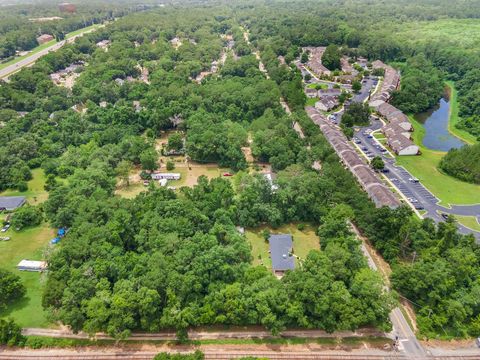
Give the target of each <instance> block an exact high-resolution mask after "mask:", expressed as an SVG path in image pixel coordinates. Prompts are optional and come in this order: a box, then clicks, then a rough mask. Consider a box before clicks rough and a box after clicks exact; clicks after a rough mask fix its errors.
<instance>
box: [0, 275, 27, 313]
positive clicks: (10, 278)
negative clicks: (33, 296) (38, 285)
mask: <svg viewBox="0 0 480 360" xmlns="http://www.w3.org/2000/svg"><path fill="white" fill-rule="evenodd" d="M25 292H26V290H25V286H24V285H23V284H22V282H21V280H20V277H19V276H18V275H15V274H14V273H12V272H10V271H8V270H5V269H0V309H2V308H5V307H6V306H7V304H9V303H11V302H12V301H15V300H18V299H20V298H22V297H23V296H24V295H25Z"/></svg>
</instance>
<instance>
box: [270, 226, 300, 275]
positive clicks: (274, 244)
mask: <svg viewBox="0 0 480 360" xmlns="http://www.w3.org/2000/svg"><path fill="white" fill-rule="evenodd" d="M268 242H269V243H270V257H271V258H272V268H273V270H274V271H277V270H278V271H285V270H292V269H294V268H295V261H294V259H293V256H292V249H293V241H292V235H290V234H279V235H270V238H269V239H268Z"/></svg>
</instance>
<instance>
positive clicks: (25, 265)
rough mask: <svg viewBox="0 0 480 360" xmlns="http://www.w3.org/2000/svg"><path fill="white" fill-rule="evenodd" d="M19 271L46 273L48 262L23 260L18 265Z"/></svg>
mask: <svg viewBox="0 0 480 360" xmlns="http://www.w3.org/2000/svg"><path fill="white" fill-rule="evenodd" d="M17 269H18V270H20V271H44V270H47V262H46V261H34V260H25V259H23V260H22V261H20V262H19V263H18V265H17Z"/></svg>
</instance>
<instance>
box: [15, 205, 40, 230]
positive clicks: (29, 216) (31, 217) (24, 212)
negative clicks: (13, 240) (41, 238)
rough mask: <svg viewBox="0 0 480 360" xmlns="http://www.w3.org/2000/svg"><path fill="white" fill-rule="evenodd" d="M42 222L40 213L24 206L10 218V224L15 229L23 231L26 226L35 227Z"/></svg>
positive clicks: (29, 206) (38, 210)
mask: <svg viewBox="0 0 480 360" xmlns="http://www.w3.org/2000/svg"><path fill="white" fill-rule="evenodd" d="M42 220H43V214H42V211H41V210H40V209H39V208H38V207H36V206H31V205H25V206H23V207H21V208H20V209H18V210H17V211H15V213H14V214H13V216H12V220H11V224H12V226H13V227H14V228H15V229H23V228H24V227H26V226H37V225H40V223H41V222H42Z"/></svg>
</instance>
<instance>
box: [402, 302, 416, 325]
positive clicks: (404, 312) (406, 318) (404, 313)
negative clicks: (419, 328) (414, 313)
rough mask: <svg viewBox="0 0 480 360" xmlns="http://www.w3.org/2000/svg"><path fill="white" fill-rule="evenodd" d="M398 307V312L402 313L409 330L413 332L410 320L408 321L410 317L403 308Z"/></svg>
mask: <svg viewBox="0 0 480 360" xmlns="http://www.w3.org/2000/svg"><path fill="white" fill-rule="evenodd" d="M398 307H399V309H400V311H401V312H402V314H403V317H404V318H405V320H406V321H407V323H408V326H410V329H412V331H413V329H415V328H414V327H413V324H412V320H411V319H410V316H408V314H407V311H406V310H405V309H404V307H403V306H402V305H399V306H398Z"/></svg>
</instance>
